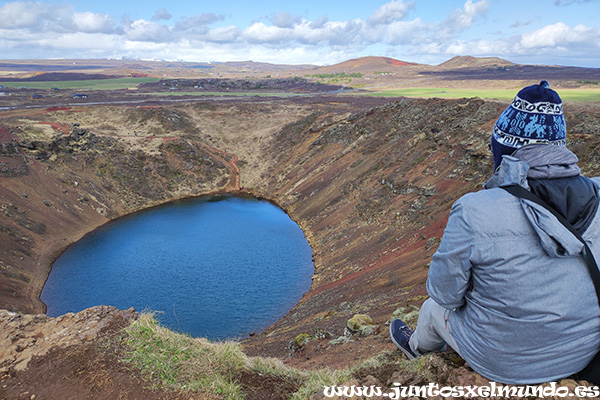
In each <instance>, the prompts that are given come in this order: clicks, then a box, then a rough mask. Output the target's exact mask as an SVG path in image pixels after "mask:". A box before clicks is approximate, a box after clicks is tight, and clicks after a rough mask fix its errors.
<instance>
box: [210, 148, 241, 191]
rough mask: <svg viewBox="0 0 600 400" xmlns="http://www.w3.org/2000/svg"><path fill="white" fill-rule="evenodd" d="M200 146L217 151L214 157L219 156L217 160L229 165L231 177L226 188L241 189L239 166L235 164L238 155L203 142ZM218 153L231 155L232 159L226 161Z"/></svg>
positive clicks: (212, 151)
mask: <svg viewBox="0 0 600 400" xmlns="http://www.w3.org/2000/svg"><path fill="white" fill-rule="evenodd" d="M202 147H204V148H205V149H206V150H208V151H210V152H211V153H217V154H215V157H217V158H220V160H219V161H221V162H222V163H223V164H226V165H228V166H229V169H230V171H231V179H230V180H229V185H227V188H226V190H228V191H234V192H237V191H239V190H241V189H242V187H241V178H240V168H239V167H238V165H237V162H238V156H237V155H235V154H234V153H228V152H226V151H225V150H219V149H216V148H214V147H211V146H208V145H205V144H203V145H202ZM220 154H222V155H223V156H225V157H232V158H233V159H232V160H231V161H227V159H226V158H224V157H221V156H219V155H220Z"/></svg>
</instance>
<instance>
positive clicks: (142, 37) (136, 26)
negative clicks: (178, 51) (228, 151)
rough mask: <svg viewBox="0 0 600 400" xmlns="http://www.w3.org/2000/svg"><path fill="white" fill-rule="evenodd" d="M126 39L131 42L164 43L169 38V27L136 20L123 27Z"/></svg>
mask: <svg viewBox="0 0 600 400" xmlns="http://www.w3.org/2000/svg"><path fill="white" fill-rule="evenodd" d="M123 29H124V30H125V35H126V37H127V39H129V40H133V41H147V42H165V41H169V40H170V38H171V31H170V29H169V27H167V26H165V25H161V24H157V23H155V22H150V21H146V20H143V19H138V20H136V21H133V22H131V23H129V24H127V25H125V26H124V27H123Z"/></svg>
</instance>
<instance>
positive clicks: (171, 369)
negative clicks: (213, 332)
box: [124, 312, 429, 400]
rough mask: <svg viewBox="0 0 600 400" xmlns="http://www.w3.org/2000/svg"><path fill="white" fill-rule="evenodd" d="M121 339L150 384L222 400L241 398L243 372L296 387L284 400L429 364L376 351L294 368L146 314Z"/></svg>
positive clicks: (129, 359) (303, 399) (417, 370)
mask: <svg viewBox="0 0 600 400" xmlns="http://www.w3.org/2000/svg"><path fill="white" fill-rule="evenodd" d="M124 342H125V343H126V345H127V351H126V359H125V360H124V361H125V362H127V363H130V364H133V365H135V366H136V367H137V368H139V369H140V370H141V371H142V374H143V375H144V376H146V377H147V380H148V381H149V383H150V385H152V386H153V388H163V389H171V390H183V391H193V392H204V393H209V394H213V395H218V396H219V398H223V399H228V400H234V399H235V400H241V399H244V388H243V386H242V384H241V382H240V380H241V379H242V377H243V376H244V375H246V376H256V377H264V378H267V379H266V381H278V382H281V383H282V384H283V385H284V386H285V387H288V388H289V387H293V388H294V389H291V390H296V388H297V390H296V391H295V392H294V393H289V392H288V393H287V396H288V397H286V398H289V399H290V400H307V399H309V398H310V397H311V396H312V395H314V394H315V393H318V392H320V391H322V390H323V389H324V388H325V387H329V386H339V385H342V384H343V383H344V382H348V381H350V380H351V379H353V377H354V376H355V375H356V374H357V372H359V371H361V370H377V369H378V368H382V367H383V366H385V365H393V366H394V367H395V368H398V369H401V370H405V371H410V372H414V373H416V374H418V375H423V374H427V371H426V370H427V369H428V366H429V365H428V358H427V357H423V360H421V361H419V362H414V361H413V362H408V361H405V360H404V359H398V358H397V356H396V355H394V353H391V352H382V353H381V354H378V355H376V356H374V357H372V358H370V359H368V360H365V361H362V362H361V363H358V364H356V365H355V366H353V367H350V368H345V369H341V370H333V369H329V368H324V369H320V370H300V369H296V368H291V367H288V366H287V365H285V364H284V363H283V362H282V361H281V360H279V359H276V358H266V357H248V356H247V355H246V354H244V352H243V351H242V348H241V345H240V344H239V343H238V342H233V341H220V342H213V341H209V340H207V339H204V338H193V337H191V336H189V335H185V334H180V333H176V332H173V331H171V330H169V329H168V328H165V327H163V326H162V325H160V323H159V322H158V321H157V319H156V318H155V315H154V314H153V313H151V312H144V313H141V314H140V318H139V319H138V320H137V321H136V322H134V323H133V324H132V325H131V326H130V327H129V328H128V329H127V331H126V335H125V337H124ZM259 379H260V378H259ZM288 384H289V385H288ZM274 390H275V389H274ZM287 390H290V389H287Z"/></svg>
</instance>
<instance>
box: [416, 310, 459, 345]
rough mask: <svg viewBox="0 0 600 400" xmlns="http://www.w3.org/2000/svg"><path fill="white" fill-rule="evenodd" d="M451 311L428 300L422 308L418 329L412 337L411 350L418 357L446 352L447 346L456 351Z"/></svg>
mask: <svg viewBox="0 0 600 400" xmlns="http://www.w3.org/2000/svg"><path fill="white" fill-rule="evenodd" d="M449 318H450V310H447V309H445V308H444V307H442V306H440V305H439V304H438V303H436V302H435V301H434V300H433V299H427V300H426V301H425V302H424V303H423V305H422V306H421V311H420V312H419V319H418V321H417V328H416V329H415V331H414V333H413V334H412V335H411V337H410V341H409V345H410V348H411V350H412V351H413V352H414V353H415V354H418V355H422V354H425V353H430V352H436V351H444V350H445V349H446V344H447V345H449V346H450V347H452V348H453V349H454V350H456V341H455V340H454V338H453V337H452V332H451V331H450V321H449Z"/></svg>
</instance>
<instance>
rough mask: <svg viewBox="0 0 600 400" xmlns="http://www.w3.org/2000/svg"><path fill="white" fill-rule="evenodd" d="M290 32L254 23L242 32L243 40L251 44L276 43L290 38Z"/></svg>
mask: <svg viewBox="0 0 600 400" xmlns="http://www.w3.org/2000/svg"><path fill="white" fill-rule="evenodd" d="M291 33H292V32H291V30H290V29H284V28H280V27H278V26H272V25H271V26H269V25H265V24H263V23H262V22H255V23H254V24H252V25H250V26H249V27H248V28H246V29H245V30H244V32H243V35H242V36H243V38H244V39H245V40H247V41H249V42H253V43H267V42H272V43H277V42H280V41H282V40H285V39H288V38H290V37H291Z"/></svg>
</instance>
